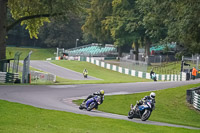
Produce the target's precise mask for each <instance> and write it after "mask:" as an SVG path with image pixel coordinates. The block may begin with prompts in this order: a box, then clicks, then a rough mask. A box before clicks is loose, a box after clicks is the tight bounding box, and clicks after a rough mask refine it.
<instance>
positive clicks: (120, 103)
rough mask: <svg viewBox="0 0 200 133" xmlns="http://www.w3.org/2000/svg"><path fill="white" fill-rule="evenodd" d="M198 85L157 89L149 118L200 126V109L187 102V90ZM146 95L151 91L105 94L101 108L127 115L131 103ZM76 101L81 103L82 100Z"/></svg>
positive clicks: (105, 110)
mask: <svg viewBox="0 0 200 133" xmlns="http://www.w3.org/2000/svg"><path fill="white" fill-rule="evenodd" d="M197 86H200V84H195V85H186V86H181V87H177V88H170V89H165V90H159V91H155V92H156V109H155V110H154V111H153V113H152V115H151V117H150V119H149V120H152V121H160V122H166V123H173V124H180V125H187V126H194V127H200V124H199V122H200V111H197V110H195V109H192V108H190V107H189V105H188V104H187V102H186V90H187V89H189V88H193V87H197ZM145 95H149V92H145V93H137V94H129V95H115V96H105V101H104V103H103V104H102V105H101V106H99V110H101V111H104V112H110V113H114V114H121V115H127V114H128V112H129V110H130V104H135V103H136V101H137V100H140V99H141V98H143V97H144V96H145ZM75 102H76V103H78V104H80V103H81V102H82V100H78V101H75Z"/></svg>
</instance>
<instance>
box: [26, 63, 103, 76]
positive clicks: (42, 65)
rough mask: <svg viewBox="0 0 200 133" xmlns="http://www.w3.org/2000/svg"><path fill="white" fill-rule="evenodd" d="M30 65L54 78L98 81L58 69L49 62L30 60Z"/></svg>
mask: <svg viewBox="0 0 200 133" xmlns="http://www.w3.org/2000/svg"><path fill="white" fill-rule="evenodd" d="M30 65H31V66H32V67H34V68H37V69H39V70H42V71H45V72H48V73H51V74H54V75H56V76H59V77H62V78H65V79H71V80H100V79H98V78H95V77H92V76H88V78H84V77H83V74H82V73H79V72H75V71H72V70H70V69H67V68H63V67H60V66H58V65H55V64H52V63H50V62H49V61H39V60H32V61H31V62H30Z"/></svg>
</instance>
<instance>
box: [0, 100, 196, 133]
mask: <svg viewBox="0 0 200 133" xmlns="http://www.w3.org/2000/svg"><path fill="white" fill-rule="evenodd" d="M0 105H1V106H0V117H1V119H0V132H1V133H27V132H28V133H94V132H95V133H133V132H134V133H146V132H150V133H158V132H161V131H162V133H171V132H174V133H189V132H190V133H197V132H198V130H190V129H183V128H175V127H163V126H155V125H144V124H137V123H134V122H129V121H125V120H116V119H109V118H101V117H91V116H87V115H79V114H74V113H69V112H63V111H55V110H46V109H41V108H36V107H32V106H28V105H23V104H19V103H12V102H8V101H4V100H0Z"/></svg>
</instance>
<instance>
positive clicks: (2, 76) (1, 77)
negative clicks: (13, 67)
mask: <svg viewBox="0 0 200 133" xmlns="http://www.w3.org/2000/svg"><path fill="white" fill-rule="evenodd" d="M5 82H6V72H0V83H5Z"/></svg>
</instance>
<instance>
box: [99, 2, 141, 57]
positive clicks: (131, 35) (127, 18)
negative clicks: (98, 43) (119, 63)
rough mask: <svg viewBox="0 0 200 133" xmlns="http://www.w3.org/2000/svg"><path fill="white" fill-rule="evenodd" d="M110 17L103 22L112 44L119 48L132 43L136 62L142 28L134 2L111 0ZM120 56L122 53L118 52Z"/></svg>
mask: <svg viewBox="0 0 200 133" xmlns="http://www.w3.org/2000/svg"><path fill="white" fill-rule="evenodd" d="M112 6H113V7H112V9H113V11H112V15H111V16H108V17H107V18H106V20H105V21H103V23H104V26H105V29H109V30H110V32H111V36H112V38H113V40H114V44H115V45H116V46H117V47H119V49H120V47H124V46H126V47H127V46H131V45H132V44H133V43H134V45H135V46H134V48H135V52H136V60H138V48H139V41H141V40H143V36H144V28H143V25H142V24H141V23H139V22H140V21H141V19H142V16H140V14H139V11H138V8H137V5H136V0H121V1H119V0H113V2H112ZM118 52H119V56H121V52H122V51H120V50H119V51H118Z"/></svg>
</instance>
